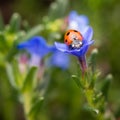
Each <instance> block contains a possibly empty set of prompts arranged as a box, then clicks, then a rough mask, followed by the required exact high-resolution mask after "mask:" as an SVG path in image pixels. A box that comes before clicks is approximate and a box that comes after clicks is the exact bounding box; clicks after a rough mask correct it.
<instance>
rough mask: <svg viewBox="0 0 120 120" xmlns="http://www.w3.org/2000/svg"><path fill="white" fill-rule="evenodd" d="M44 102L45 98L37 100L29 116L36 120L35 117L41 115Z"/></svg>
mask: <svg viewBox="0 0 120 120" xmlns="http://www.w3.org/2000/svg"><path fill="white" fill-rule="evenodd" d="M43 102H44V98H43V97H40V98H39V99H38V100H36V102H35V103H33V105H32V107H31V109H30V112H29V115H30V116H33V117H34V118H35V116H36V115H37V114H38V113H39V111H40V109H41V107H42V105H43Z"/></svg>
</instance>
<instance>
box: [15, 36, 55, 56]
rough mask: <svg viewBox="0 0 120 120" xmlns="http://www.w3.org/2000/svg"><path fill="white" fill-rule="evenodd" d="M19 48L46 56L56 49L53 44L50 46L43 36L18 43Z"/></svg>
mask: <svg viewBox="0 0 120 120" xmlns="http://www.w3.org/2000/svg"><path fill="white" fill-rule="evenodd" d="M17 48H18V49H25V50H26V51H27V52H29V53H30V54H37V55H39V56H40V57H43V56H45V55H46V54H48V53H49V52H51V51H53V50H54V49H55V47H53V46H48V45H47V44H46V41H45V39H44V38H43V37H41V36H35V37H32V38H31V39H29V40H28V41H25V42H22V43H20V44H18V46H17Z"/></svg>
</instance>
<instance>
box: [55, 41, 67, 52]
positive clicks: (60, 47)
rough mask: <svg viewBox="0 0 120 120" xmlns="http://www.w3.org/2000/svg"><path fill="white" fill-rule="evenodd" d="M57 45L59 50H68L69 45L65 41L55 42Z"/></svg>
mask: <svg viewBox="0 0 120 120" xmlns="http://www.w3.org/2000/svg"><path fill="white" fill-rule="evenodd" d="M55 46H56V48H57V49H58V50H60V51H62V52H66V51H68V50H69V49H68V46H67V45H66V44H64V43H58V42H55Z"/></svg>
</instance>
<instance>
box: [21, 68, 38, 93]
mask: <svg viewBox="0 0 120 120" xmlns="http://www.w3.org/2000/svg"><path fill="white" fill-rule="evenodd" d="M36 71H37V67H31V68H30V70H29V71H28V74H27V76H26V78H25V80H24V83H23V87H22V89H21V90H22V92H30V91H32V90H33V89H34V88H35V87H36V80H37V75H36Z"/></svg>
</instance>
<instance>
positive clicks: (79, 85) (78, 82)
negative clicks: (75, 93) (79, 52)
mask: <svg viewBox="0 0 120 120" xmlns="http://www.w3.org/2000/svg"><path fill="white" fill-rule="evenodd" d="M72 79H73V80H74V81H75V83H76V84H77V86H78V87H79V88H82V89H83V88H84V87H83V85H82V84H81V82H80V80H79V78H78V77H77V76H76V75H72Z"/></svg>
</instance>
